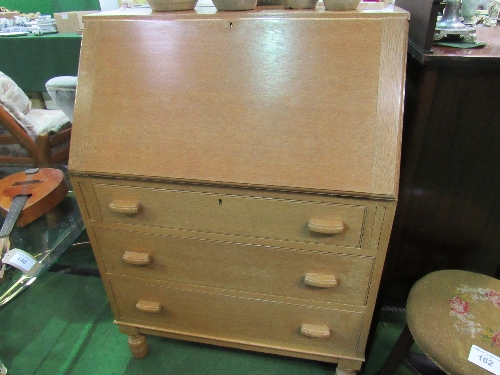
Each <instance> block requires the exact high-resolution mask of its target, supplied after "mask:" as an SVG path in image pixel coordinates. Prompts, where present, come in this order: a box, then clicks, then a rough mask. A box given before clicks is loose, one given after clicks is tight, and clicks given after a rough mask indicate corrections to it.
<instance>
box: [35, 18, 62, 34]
mask: <svg viewBox="0 0 500 375" xmlns="http://www.w3.org/2000/svg"><path fill="white" fill-rule="evenodd" d="M33 30H34V31H35V34H50V33H57V28H56V20H55V19H53V18H50V19H46V18H45V19H40V18H38V19H37V20H36V24H35V25H34V26H33ZM37 31H38V32H37Z"/></svg>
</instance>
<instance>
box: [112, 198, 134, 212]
mask: <svg viewBox="0 0 500 375" xmlns="http://www.w3.org/2000/svg"><path fill="white" fill-rule="evenodd" d="M108 207H109V209H110V210H111V211H113V212H116V213H119V214H127V215H133V214H137V213H139V211H140V210H141V204H140V203H138V202H131V201H123V200H119V199H116V200H113V201H111V203H110V204H109V206H108Z"/></svg>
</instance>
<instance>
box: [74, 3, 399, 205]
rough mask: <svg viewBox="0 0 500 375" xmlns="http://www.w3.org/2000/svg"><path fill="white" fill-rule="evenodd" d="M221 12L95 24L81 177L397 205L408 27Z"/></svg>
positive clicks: (83, 112)
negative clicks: (388, 200) (271, 190)
mask: <svg viewBox="0 0 500 375" xmlns="http://www.w3.org/2000/svg"><path fill="white" fill-rule="evenodd" d="M208 8H210V7H208ZM210 9H211V10H207V9H205V10H201V11H200V10H195V11H189V12H169V13H165V12H162V13H154V12H151V10H150V9H132V10H120V11H117V12H111V13H103V14H99V15H97V16H94V17H87V18H86V21H85V22H86V23H85V32H84V35H83V42H82V51H81V57H80V66H79V78H78V88H77V99H76V105H75V116H74V124H73V133H72V144H71V152H70V164H69V167H70V171H71V172H73V173H80V174H82V173H89V174H99V175H102V174H105V175H122V176H132V177H140V178H150V177H152V178H159V179H169V180H180V181H197V182H200V181H201V182H211V183H223V184H230V185H231V184H233V185H244V186H247V185H252V186H262V187H277V188H293V189H299V190H301V189H305V190H318V191H328V192H342V193H346V194H353V195H375V196H383V197H396V196H397V186H398V178H399V173H398V169H399V151H400V138H401V118H402V107H403V101H402V99H403V85H404V66H405V63H406V44H407V27H408V22H407V20H408V14H407V13H405V12H403V11H400V10H398V9H396V10H392V11H385V12H381V11H379V10H381V9H382V8H381V7H380V6H379V8H376V7H375V8H374V9H371V10H369V8H366V7H364V6H363V7H360V8H359V9H358V10H357V11H352V12H350V11H349V12H327V11H325V10H324V8H323V9H321V8H320V9H317V10H314V11H286V10H283V9H278V8H273V7H269V8H268V7H262V8H259V7H258V8H257V9H256V10H255V11H249V12H215V11H214V10H213V9H212V8H210ZM377 9H378V10H377Z"/></svg>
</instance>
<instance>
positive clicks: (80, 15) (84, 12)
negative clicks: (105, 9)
mask: <svg viewBox="0 0 500 375" xmlns="http://www.w3.org/2000/svg"><path fill="white" fill-rule="evenodd" d="M98 12H99V11H98V10H81V11H78V12H76V16H77V17H78V25H79V27H80V29H81V30H83V16H86V15H87V14H92V13H98Z"/></svg>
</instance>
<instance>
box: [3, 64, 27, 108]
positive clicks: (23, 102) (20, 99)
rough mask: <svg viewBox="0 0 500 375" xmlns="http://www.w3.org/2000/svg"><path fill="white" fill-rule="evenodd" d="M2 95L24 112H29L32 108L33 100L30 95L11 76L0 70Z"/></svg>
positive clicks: (10, 103) (4, 99)
mask: <svg viewBox="0 0 500 375" xmlns="http://www.w3.org/2000/svg"><path fill="white" fill-rule="evenodd" d="M0 97H1V98H2V99H3V101H4V102H6V103H9V105H10V106H13V107H14V108H15V109H16V110H18V111H19V112H22V113H23V114H27V113H28V112H29V111H30V109H31V100H30V99H29V98H28V96H27V95H26V94H25V93H24V91H23V90H21V88H20V87H19V86H18V85H17V84H16V83H15V82H14V81H13V80H12V79H11V78H10V77H9V76H7V75H6V74H4V73H2V72H0Z"/></svg>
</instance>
